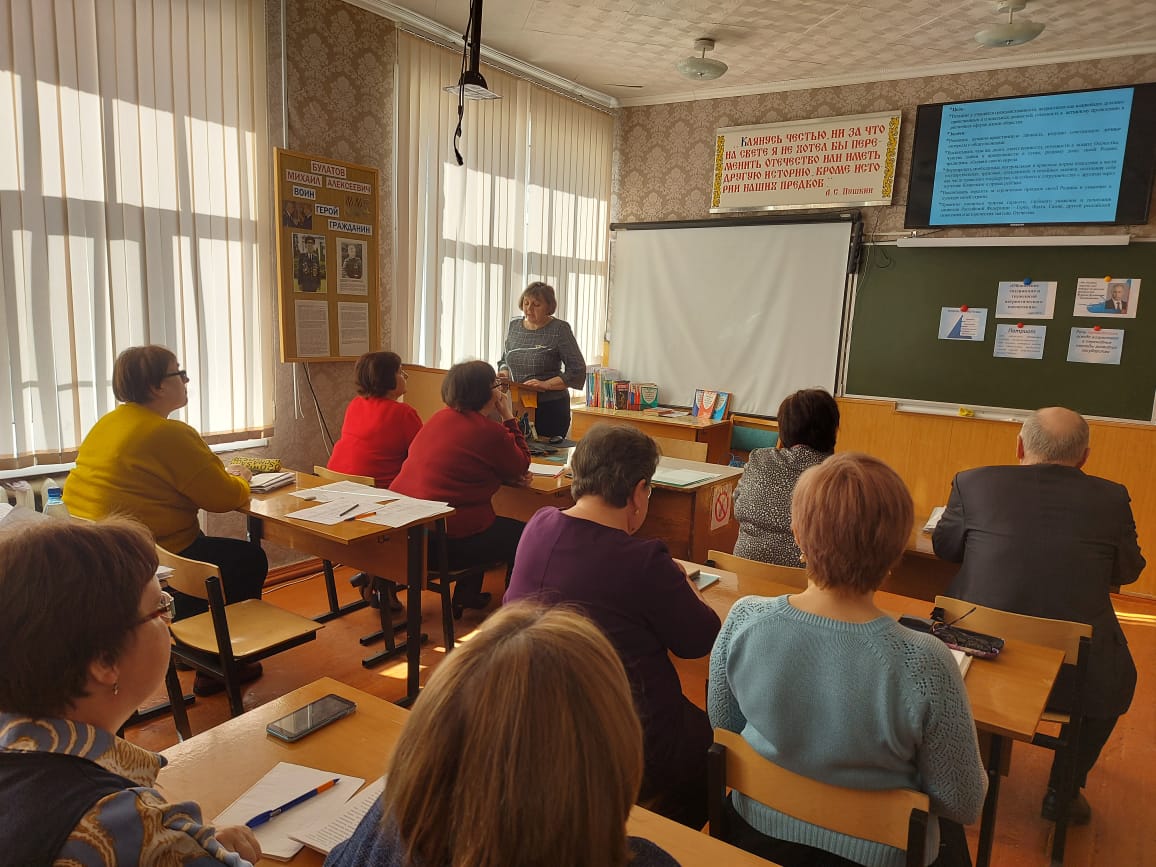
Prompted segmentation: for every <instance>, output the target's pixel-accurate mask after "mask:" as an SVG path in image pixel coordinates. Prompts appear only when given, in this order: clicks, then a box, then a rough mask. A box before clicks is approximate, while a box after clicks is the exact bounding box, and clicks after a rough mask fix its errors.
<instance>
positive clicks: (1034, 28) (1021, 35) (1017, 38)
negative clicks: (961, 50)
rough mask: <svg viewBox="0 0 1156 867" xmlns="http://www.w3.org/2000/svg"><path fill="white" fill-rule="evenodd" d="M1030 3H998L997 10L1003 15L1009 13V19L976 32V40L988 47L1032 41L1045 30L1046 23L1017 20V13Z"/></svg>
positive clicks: (1024, 0) (1011, 0)
mask: <svg viewBox="0 0 1156 867" xmlns="http://www.w3.org/2000/svg"><path fill="white" fill-rule="evenodd" d="M1027 5H1028V2H1027V0H1003V2H1000V3H997V4H996V11H997V12H998V13H1000V14H1001V15H1002V14H1003V13H1004V12H1006V13H1007V21H1003V22H1000V23H999V24H996V25H994V26H992V27H988V28H987V29H986V30H981V31H979V33H977V34H975V41H976V42H978V43H979V44H980V45H983V46H985V47H987V48H1008V47H1010V46H1012V45H1023V44H1024V43H1025V42H1031V41H1032V40H1033V39H1035V38H1036V37H1037V36H1039V35H1040V34H1041V33H1043V32H1044V25H1043V24H1038V23H1037V22H1035V21H1030V20H1028V19H1027V18H1021V19H1020V20H1019V21H1015V20H1014V18H1015V14H1016V13H1017V12H1022V11H1023V10H1024V9H1025V8H1026V7H1027Z"/></svg>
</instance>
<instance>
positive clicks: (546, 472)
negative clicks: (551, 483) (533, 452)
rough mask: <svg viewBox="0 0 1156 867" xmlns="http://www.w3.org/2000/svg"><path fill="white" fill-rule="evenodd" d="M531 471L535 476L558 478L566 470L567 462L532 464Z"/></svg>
mask: <svg viewBox="0 0 1156 867" xmlns="http://www.w3.org/2000/svg"><path fill="white" fill-rule="evenodd" d="M530 472H531V473H533V474H534V475H535V476H548V477H549V478H551V479H556V478H558V476H560V475H562V473H564V472H566V465H565V464H535V463H531V464H530Z"/></svg>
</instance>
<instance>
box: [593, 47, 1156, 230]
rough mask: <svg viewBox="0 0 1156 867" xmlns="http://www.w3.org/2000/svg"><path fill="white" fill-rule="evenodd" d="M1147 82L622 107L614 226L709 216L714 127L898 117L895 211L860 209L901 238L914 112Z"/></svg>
mask: <svg viewBox="0 0 1156 867" xmlns="http://www.w3.org/2000/svg"><path fill="white" fill-rule="evenodd" d="M1144 81H1156V54H1146V55H1141V56H1136V57H1117V58H1112V59H1108V60H1097V61H1089V62H1085V63H1062V64H1051V65H1048V66H1034V67H1026V68H1022V69H1007V70H998V71H994V72H975V73H966V74H961V75H945V76H939V77H935V78H913V79H908V80H905V81H884V82H879V83H876V84H855V85H846V86H842V87H825V88H819V89H815V90H799V91H792V92H787V93H767V94H759V95H755V96H740V97H730V98H726V99H713V100H703V101H698V102H678V103H667V104H664V105H649V106H638V107H633V108H624V109H621V110H620V111H619V115H618V123H617V127H616V130H615V164H614V184H613V189H614V198H613V201H612V203H611V213H612V219H613V220H614V221H615V222H636V221H645V220H688V219H703V218H705V217H709V216H710V214H709V213H708V212H709V210H710V191H711V183H710V182H711V177H712V171H713V159H714V149H713V145H714V135H715V130H716V129H717V128H718V127H727V126H744V125H747V124H756V123H775V122H778V121H788V120H800V119H804V118H811V117H830V116H837V115H846V114H866V113H869V112H876V111H884V110H887V109H895V108H899V109H902V111H903V128H902V131H901V133H900V154H899V164H898V167H897V169H896V185H895V196H894V199H893V201H894V202H895V204H893V205H890V206H887V207H874V208H864V209H863V213H864V219H865V222H866V226H865V229H866V230H867V231H868V232H870V233H876V232H877V233H892V234H894V233H898V232H901V231H902V230H903V211H904V206H905V203H906V201H907V175H908V172H909V171H910V165H911V142H912V138H913V131H914V128H915V108H916V106H918V105H920V104H922V103H928V102H947V101H951V100H960V99H979V98H983V97H994V96H1015V95H1017V94H1024V93H1043V92H1047V91H1057V90H1078V89H1080V88H1086V87H1102V86H1109V85H1116V84H1137V83H1140V82H1144ZM1152 214H1153V215H1154V216H1153V218H1152V219H1150V221H1149V223H1148V224H1147V225H1146V226H1135V227H1133V228H1132V230H1131V232H1132V234H1133V235H1146V236H1156V205H1154V206H1153V208H1152ZM1103 231H1104V230H1103V229H1102V228H1097V227H1087V228H1079V229H1077V228H1059V227H1044V228H1034V229H1032V228H1024V229H994V230H977V229H966V230H950V231H945V232H944V233H943V234H944V235H948V234H961V235H962V234H966V235H982V234H998V235H1011V234H1024V235H1031V234H1047V235H1056V234H1079V233H1086V234H1097V233H1101V232H1103Z"/></svg>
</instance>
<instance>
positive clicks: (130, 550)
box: [0, 518, 261, 867]
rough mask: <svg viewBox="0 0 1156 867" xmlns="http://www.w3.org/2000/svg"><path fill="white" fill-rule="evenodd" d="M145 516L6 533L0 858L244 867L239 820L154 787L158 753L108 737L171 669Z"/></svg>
mask: <svg viewBox="0 0 1156 867" xmlns="http://www.w3.org/2000/svg"><path fill="white" fill-rule="evenodd" d="M156 568H157V556H156V549H155V548H154V547H153V540H152V536H151V535H150V534H149V532H148V530H147V529H145V528H144V527H143V526H141V525H140V524H137V523H136V522H134V521H130V520H127V519H123V518H122V519H110V520H108V521H105V522H102V523H97V524H85V523H80V522H70V521H43V522H38V523H35V524H29V525H26V526H23V527H19V528H17V529H15V530H13V531H12V532H10V533H6V534H4V535H3V536H2V537H0V598H2V599H3V600H4V604H3V605H0V816H3V817H4V818H3V821H0V852H2V853H3V855H0V861H3V863H5V864H53V863H56V864H76V865H92V867H95V865H118V864H182V865H197V867H208V865H210V864H217V865H220V864H228V865H232V867H246V865H249V864H250V863H251V862H254V861H257V860H258V859H259V858H260V857H261V847H260V845H259V844H258V843H257V840H256V838H255V837H254V836H253V833H252V832H251V831H250V830H249V829H248V828H245V827H229V828H217V829H216V830H214V829H213V828H212V827H211V826H208V825H205V824H204V822H203V820H202V818H201V810H200V807H198V806H197V805H196V804H194V803H191V802H184V803H171V802H170V801H169V800H168V796H167V795H163V794H161V792H160V791H159V790H158V789H157V787H156V780H157V773H158V772H159V771H160V769H161V768H162V767H163V766H164V763H165V760H164V758H163V757H161V756H159V755H157V754H155V753H152V752H149V751H148V750H145V749H142V748H141V747H138V746H135V745H133V744H131V743H129V742H128V741H126V740H122V739H121V738H118V737H117V736H116V735H115V734H114V732H116V731H117V730H118V729H120V727H121V726H123V725H124V723H125V721H126V720H127V719H128V718H129V716H131V715H132V713H133V711H134V710H135V709H136V708H138V707H139V706H140V705H141V704H142V703H144V702H145V701H146V700H147V699H148V697H149V696H151V695H153V693H155V692H156V691H157V689H158V688H159V687H160V685H161V681H162V680H164V677H165V672H166V671H167V670H168V664H169V647H170V639H169V630H168V626H167V624H168V623H169V622H170V621H171V620H172V598H171V597H170V596H169V595H168V594H167V593H165V592H163V591H162V590H161V588H160V585H159V584H158V583H157V579H156V574H155V573H156Z"/></svg>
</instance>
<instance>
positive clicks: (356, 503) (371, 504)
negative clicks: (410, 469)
mask: <svg viewBox="0 0 1156 867" xmlns="http://www.w3.org/2000/svg"><path fill="white" fill-rule="evenodd" d="M383 508H385V507H384V506H382V505H381V503H379V502H377V500H376V499H372V500H371V499H367V498H365V497H342V498H340V499H338V500H334V501H333V502H332V503H322V504H321V505H320V506H309V507H308V508H305V509H298V510H297V511H296V512H290V513H289V514H288V515H286V517H287V518H299V519H300V520H302V521H311V522H313V523H314V524H326V525H330V526H331V525H333V524H340V523H341V522H342V521H352V520H353V519H354V518H357V517H362V516H365V515H366V514H367V513H373V512H376V511H377V510H378V509H383Z"/></svg>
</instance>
